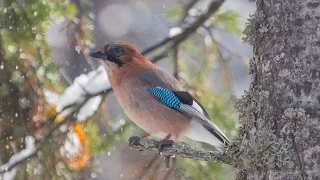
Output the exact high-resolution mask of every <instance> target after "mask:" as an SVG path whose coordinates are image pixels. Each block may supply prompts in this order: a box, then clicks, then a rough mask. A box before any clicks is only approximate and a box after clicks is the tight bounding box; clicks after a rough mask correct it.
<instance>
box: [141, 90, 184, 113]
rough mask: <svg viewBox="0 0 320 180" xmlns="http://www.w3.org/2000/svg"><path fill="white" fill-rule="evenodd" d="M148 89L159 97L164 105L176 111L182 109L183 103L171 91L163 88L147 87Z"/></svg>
mask: <svg viewBox="0 0 320 180" xmlns="http://www.w3.org/2000/svg"><path fill="white" fill-rule="evenodd" d="M146 89H147V91H148V92H149V93H150V94H152V95H153V96H155V97H157V98H158V99H159V101H160V102H161V103H162V104H164V105H166V106H168V107H170V108H174V109H179V108H180V105H181V101H180V100H179V98H178V97H177V96H176V95H175V94H174V93H173V92H172V91H170V90H169V89H165V88H162V87H151V86H147V87H146Z"/></svg>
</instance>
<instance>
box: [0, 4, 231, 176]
mask: <svg viewBox="0 0 320 180" xmlns="http://www.w3.org/2000/svg"><path fill="white" fill-rule="evenodd" d="M223 2H224V0H212V1H210V3H209V5H208V8H207V10H206V11H205V12H203V13H202V14H200V15H199V16H198V18H197V19H195V21H193V22H192V23H191V24H190V25H189V26H187V27H186V28H181V31H180V29H178V28H176V29H175V32H172V31H173V30H172V31H171V34H170V36H169V37H167V38H165V39H163V40H162V41H160V42H158V43H156V44H154V45H152V46H150V47H148V48H146V49H144V50H143V51H142V54H143V55H146V54H148V53H150V52H152V51H154V50H156V49H160V48H161V47H162V46H164V45H167V44H168V43H170V42H172V43H173V45H177V44H179V43H181V42H182V41H184V40H185V39H187V38H188V37H189V36H190V35H191V34H193V33H195V32H196V30H197V29H198V28H199V27H200V26H201V25H202V24H203V23H204V22H205V21H206V20H208V19H209V18H210V16H211V15H212V14H213V13H215V12H216V11H217V10H218V9H219V8H220V6H221V5H222V3H223ZM195 3H196V1H193V3H192V4H190V8H191V6H193V5H194V4H195ZM184 18H185V16H184ZM177 30H178V31H179V32H178V31H177ZM171 46H172V45H171ZM168 49H170V48H167V49H166V50H164V51H162V53H160V54H159V55H156V56H154V57H152V58H150V60H151V61H152V62H156V61H159V60H160V59H162V58H164V57H167V56H168ZM111 91H112V89H111V87H110V84H109V82H108V79H107V76H106V74H105V71H104V68H103V67H99V68H98V69H97V70H95V71H93V72H91V73H89V74H87V75H81V76H79V77H78V78H76V79H75V81H74V83H73V84H72V85H71V86H70V87H68V88H67V90H66V91H65V93H64V94H62V95H61V96H60V95H58V94H54V92H51V91H46V92H45V95H46V96H47V97H54V98H55V99H54V98H53V99H52V98H51V99H49V101H48V103H56V105H57V109H56V110H57V112H58V114H57V115H56V116H55V117H54V118H57V116H58V115H63V116H65V118H64V120H63V121H60V122H58V123H57V122H54V123H53V124H51V127H50V128H49V129H48V131H47V132H46V133H45V135H43V137H41V138H40V139H38V140H36V142H34V144H33V145H32V146H28V145H27V144H26V146H27V147H26V149H24V150H22V151H21V152H20V153H21V155H19V156H18V154H15V155H17V156H15V155H13V156H12V157H11V158H10V160H9V162H7V163H5V164H3V165H1V166H0V174H1V175H2V176H3V175H5V174H6V173H8V172H9V171H10V170H12V171H11V172H13V173H14V174H16V173H15V172H14V171H16V166H17V165H19V164H21V163H23V162H25V161H27V160H28V159H29V158H30V157H32V156H35V155H36V154H37V152H38V151H39V150H40V149H41V148H42V147H43V145H45V144H46V143H47V142H48V141H49V140H50V139H51V137H52V134H53V132H55V131H56V130H57V129H58V128H59V127H60V126H61V125H63V124H65V123H66V122H68V121H70V120H74V118H73V117H74V116H75V117H77V120H78V122H83V121H84V120H85V119H87V118H88V117H89V116H91V115H92V114H93V113H94V112H95V111H96V110H97V108H98V106H97V105H98V104H100V103H101V100H102V98H101V95H106V94H108V93H110V92H111ZM47 100H48V99H47ZM50 101H51V102H50ZM88 108H91V109H89V110H88ZM26 143H27V141H26ZM155 143H157V141H155V140H150V139H144V140H140V141H138V142H135V143H133V144H130V147H132V148H136V149H141V148H143V149H151V150H155V149H156V146H155ZM161 154H162V155H164V156H167V157H171V156H181V157H186V158H192V159H197V160H204V161H214V162H219V163H226V164H231V162H232V159H231V158H229V157H228V156H226V154H218V153H216V152H204V151H202V150H196V149H193V148H191V147H189V146H187V145H182V144H176V143H173V145H172V146H171V147H167V148H165V149H164V150H163V151H162V152H161ZM22 155H23V156H22ZM16 157H19V159H18V158H16ZM13 170H14V171H13ZM1 175H0V177H1Z"/></svg>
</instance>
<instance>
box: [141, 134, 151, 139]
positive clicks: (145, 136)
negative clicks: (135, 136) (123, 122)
mask: <svg viewBox="0 0 320 180" xmlns="http://www.w3.org/2000/svg"><path fill="white" fill-rule="evenodd" d="M149 136H150V134H149V133H146V134H145V135H144V136H141V137H140V138H141V139H144V138H147V137H149Z"/></svg>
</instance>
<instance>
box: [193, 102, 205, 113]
mask: <svg viewBox="0 0 320 180" xmlns="http://www.w3.org/2000/svg"><path fill="white" fill-rule="evenodd" d="M191 106H192V107H193V108H195V109H196V110H198V111H199V112H200V113H201V114H203V115H204V112H203V109H202V108H201V106H200V105H199V104H198V103H197V102H196V101H193V102H192V105H191Z"/></svg>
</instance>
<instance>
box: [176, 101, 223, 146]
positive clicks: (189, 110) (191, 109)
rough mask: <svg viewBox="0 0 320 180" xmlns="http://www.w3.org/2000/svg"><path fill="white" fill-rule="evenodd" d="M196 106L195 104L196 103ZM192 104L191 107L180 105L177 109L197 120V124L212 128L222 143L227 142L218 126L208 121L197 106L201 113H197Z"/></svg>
mask: <svg viewBox="0 0 320 180" xmlns="http://www.w3.org/2000/svg"><path fill="white" fill-rule="evenodd" d="M196 104H197V103H196ZM193 105H194V104H192V105H191V106H190V105H187V104H181V105H180V108H179V109H178V110H179V111H181V112H183V113H185V114H187V115H189V116H191V117H194V118H195V119H197V120H198V121H199V122H201V123H203V124H205V125H207V126H209V127H212V128H213V129H214V130H215V132H217V133H218V135H219V136H220V137H221V138H222V139H224V141H227V142H229V139H228V138H227V137H226V135H225V134H224V133H223V132H222V131H221V130H220V129H219V128H218V126H216V125H215V124H214V123H213V122H212V121H211V120H210V119H208V118H207V117H206V116H205V115H204V113H203V110H202V108H201V107H200V106H199V105H198V104H197V105H198V106H199V108H201V111H199V110H198V109H196V108H195V107H194V106H193Z"/></svg>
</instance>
